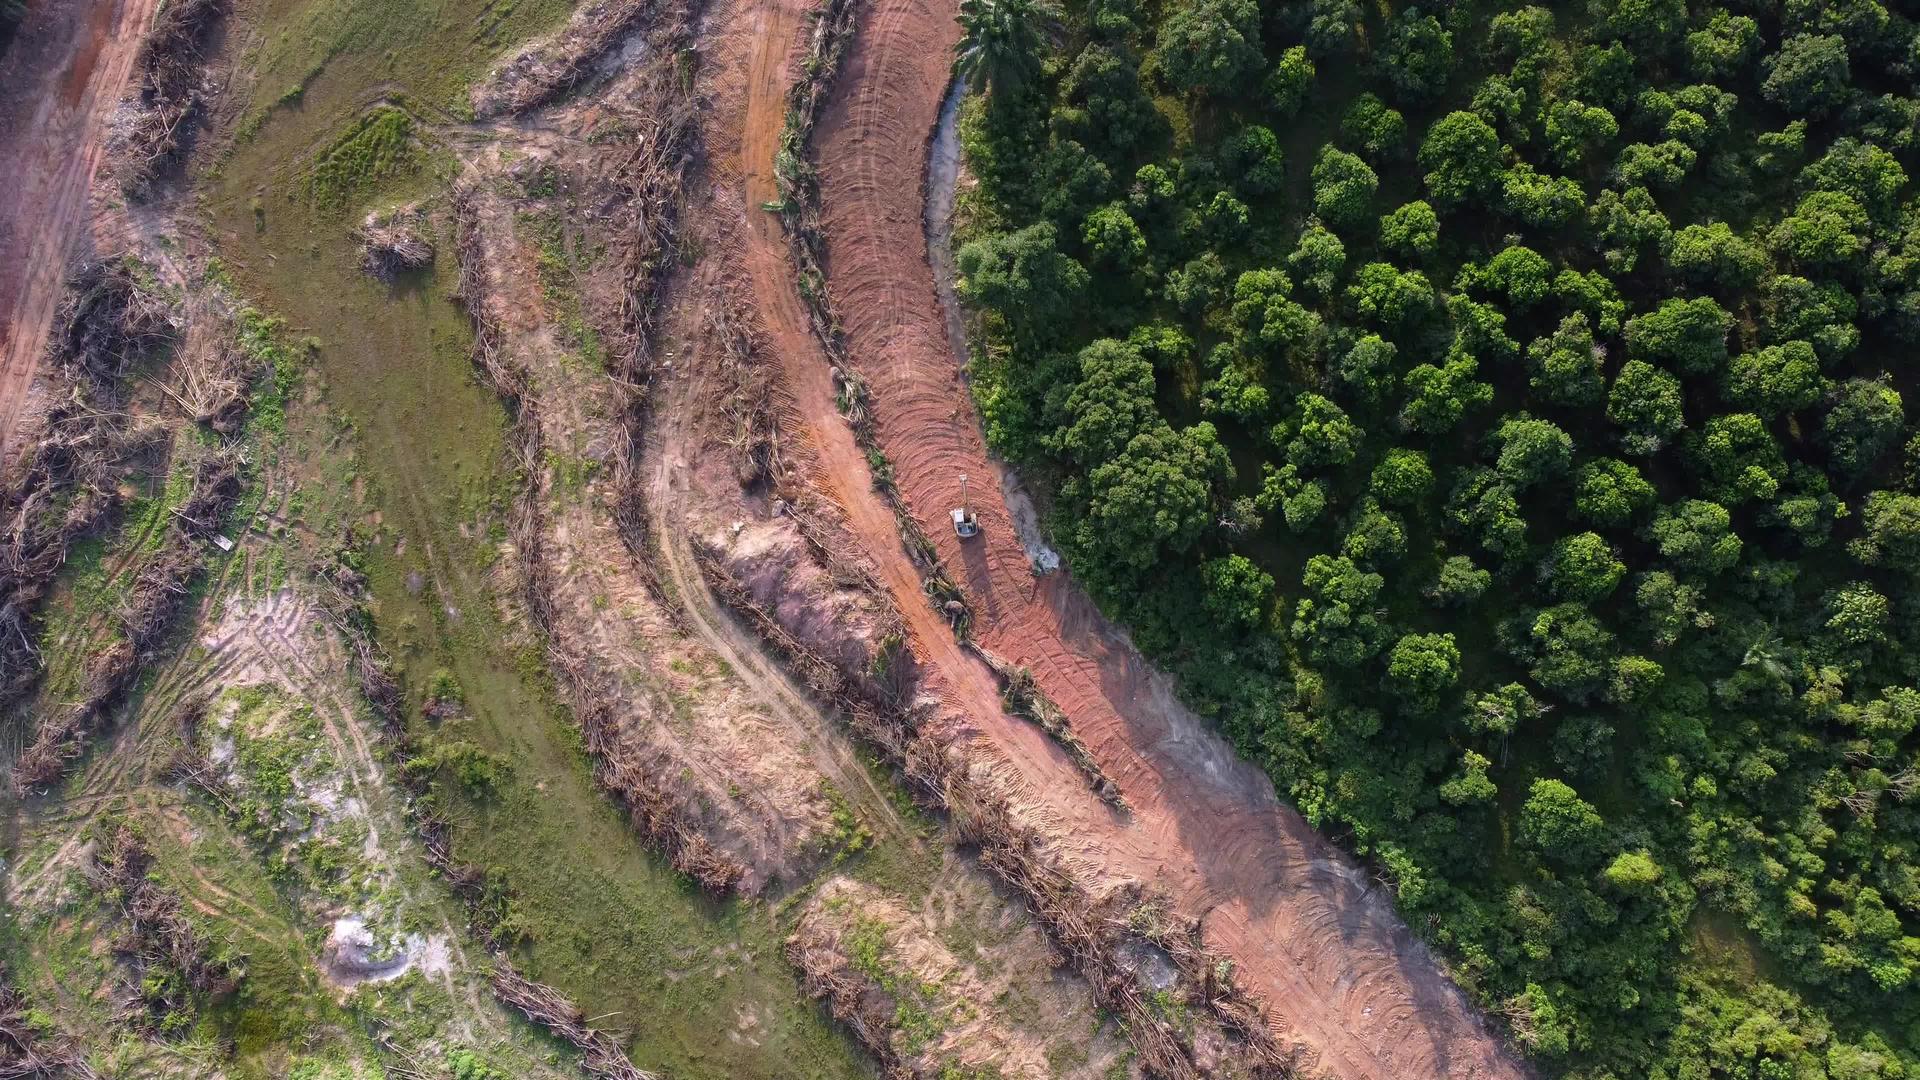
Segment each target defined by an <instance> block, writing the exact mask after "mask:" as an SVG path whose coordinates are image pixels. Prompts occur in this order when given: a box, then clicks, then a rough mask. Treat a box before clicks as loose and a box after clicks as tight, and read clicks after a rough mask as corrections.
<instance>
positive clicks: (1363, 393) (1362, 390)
mask: <svg viewBox="0 0 1920 1080" xmlns="http://www.w3.org/2000/svg"><path fill="white" fill-rule="evenodd" d="M1398 352H1399V350H1398V349H1396V348H1395V347H1394V344H1393V342H1391V341H1388V340H1387V339H1385V338H1383V337H1381V336H1380V335H1378V334H1365V335H1362V336H1361V337H1360V339H1359V340H1357V341H1355V342H1354V343H1353V346H1352V347H1351V348H1349V349H1348V350H1347V351H1346V352H1344V353H1342V354H1341V355H1340V359H1339V361H1338V363H1337V365H1336V366H1335V368H1334V372H1333V375H1334V378H1336V379H1338V380H1339V381H1340V383H1341V384H1342V385H1343V386H1345V387H1346V388H1347V389H1348V391H1350V392H1351V393H1352V394H1353V396H1354V397H1356V398H1358V399H1359V400H1360V401H1362V402H1363V403H1365V404H1368V405H1378V404H1380V403H1381V402H1383V401H1385V400H1386V399H1387V398H1388V397H1389V396H1390V395H1392V393H1393V391H1394V384H1395V379H1394V377H1393V368H1394V357H1395V356H1396V355H1398Z"/></svg>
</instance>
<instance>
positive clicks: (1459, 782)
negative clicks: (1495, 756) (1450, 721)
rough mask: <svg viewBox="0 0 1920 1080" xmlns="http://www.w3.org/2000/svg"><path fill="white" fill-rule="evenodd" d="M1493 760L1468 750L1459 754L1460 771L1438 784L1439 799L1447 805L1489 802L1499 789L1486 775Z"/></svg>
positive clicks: (1497, 794) (1496, 796)
mask: <svg viewBox="0 0 1920 1080" xmlns="http://www.w3.org/2000/svg"><path fill="white" fill-rule="evenodd" d="M1492 765H1493V762H1492V761H1491V760H1490V759H1488V758H1487V757H1486V755H1484V754H1480V753H1476V752H1475V751H1472V750H1468V751H1467V752H1466V753H1464V754H1462V755H1461V756H1460V771H1459V772H1458V773H1456V774H1454V776H1453V777H1452V778H1451V779H1449V780H1448V781H1447V782H1446V783H1443V784H1441V785H1440V801H1442V802H1444V803H1446V804H1447V805H1448V806H1472V805H1474V804H1484V803H1491V802H1493V800H1494V799H1496V798H1498V797H1499V795H1500V789H1499V788H1498V787H1497V786H1495V785H1494V782H1493V781H1492V780H1491V779H1489V778H1488V777H1487V770H1488V769H1489V768H1491V767H1492Z"/></svg>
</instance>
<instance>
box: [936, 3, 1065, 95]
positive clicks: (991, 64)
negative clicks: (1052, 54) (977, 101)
mask: <svg viewBox="0 0 1920 1080" xmlns="http://www.w3.org/2000/svg"><path fill="white" fill-rule="evenodd" d="M1057 19H1058V14H1057V13H1056V12H1055V11H1054V9H1053V8H1052V7H1050V6H1048V5H1047V4H1046V3H1044V2H1041V0H961V3H960V30H961V35H960V41H959V43H958V44H956V45H955V46H954V60H953V70H954V74H955V75H959V76H962V77H964V78H965V79H966V80H967V81H968V83H970V84H971V85H972V87H973V91H974V93H980V92H982V91H984V90H986V89H987V87H989V86H991V87H993V90H994V96H995V97H996V98H998V97H1000V96H1001V93H1002V92H1005V93H1006V94H1007V95H1009V96H1012V95H1017V94H1018V93H1019V92H1020V91H1021V90H1022V89H1023V88H1025V87H1026V85H1027V84H1028V83H1029V82H1031V81H1032V80H1033V78H1034V77H1035V76H1036V75H1038V74H1039V73H1040V56H1041V52H1042V49H1043V48H1044V47H1045V44H1046V38H1047V32H1048V28H1049V27H1051V26H1052V25H1053V23H1054V22H1055V21H1056V20H1057Z"/></svg>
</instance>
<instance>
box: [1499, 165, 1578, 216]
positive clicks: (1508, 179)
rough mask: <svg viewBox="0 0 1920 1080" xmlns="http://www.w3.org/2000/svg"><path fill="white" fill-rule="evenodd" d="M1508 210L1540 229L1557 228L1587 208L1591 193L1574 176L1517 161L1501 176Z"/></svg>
mask: <svg viewBox="0 0 1920 1080" xmlns="http://www.w3.org/2000/svg"><path fill="white" fill-rule="evenodd" d="M1500 189H1501V194H1502V197H1503V200H1504V204H1505V206H1506V211H1507V213H1509V214H1511V215H1513V216H1514V217H1516V218H1518V219H1520V220H1521V221H1523V222H1525V223H1526V224H1528V225H1531V226H1533V227H1534V228H1536V229H1557V228H1559V227H1560V226H1562V225H1565V224H1566V223H1567V222H1569V221H1571V220H1573V219H1574V218H1575V217H1578V216H1580V215H1581V213H1582V212H1583V211H1584V210H1585V209H1586V204H1587V193H1586V192H1585V191H1582V190H1581V189H1580V184H1579V183H1578V182H1577V181H1575V180H1573V179H1572V178H1570V177H1565V176H1550V175H1548V174H1546V173H1543V172H1540V171H1539V170H1537V169H1535V168H1534V167H1533V166H1531V165H1529V164H1527V163H1526V162H1524V161H1522V162H1517V163H1515V164H1514V165H1513V166H1512V167H1510V168H1508V169H1507V170H1506V172H1504V173H1502V174H1501V178H1500Z"/></svg>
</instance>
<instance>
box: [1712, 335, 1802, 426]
mask: <svg viewBox="0 0 1920 1080" xmlns="http://www.w3.org/2000/svg"><path fill="white" fill-rule="evenodd" d="M1825 386H1826V379H1825V378H1824V377H1823V376H1822V375H1821V374H1820V357H1819V356H1818V355H1816V354H1815V353H1814V351H1813V346H1812V345H1809V344H1807V343H1806V342H1804V341H1789V342H1786V343H1785V344H1782V345H1769V346H1767V347H1766V348H1764V349H1759V350H1757V351H1754V352H1750V353H1742V354H1740V355H1739V356H1736V357H1734V358H1733V365H1732V367H1730V368H1729V369H1728V371H1727V381H1726V382H1725V383H1724V384H1723V385H1722V386H1721V392H1722V394H1724V395H1725V397H1726V399H1727V400H1728V401H1730V402H1732V403H1733V404H1735V405H1738V406H1740V407H1741V408H1745V409H1751V410H1753V411H1754V412H1756V413H1759V414H1761V415H1762V416H1779V415H1780V414H1781V413H1790V412H1799V411H1800V410H1801V409H1807V408H1812V407H1813V404H1814V402H1816V401H1819V400H1820V395H1821V393H1822V392H1823V391H1824V389H1825Z"/></svg>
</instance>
